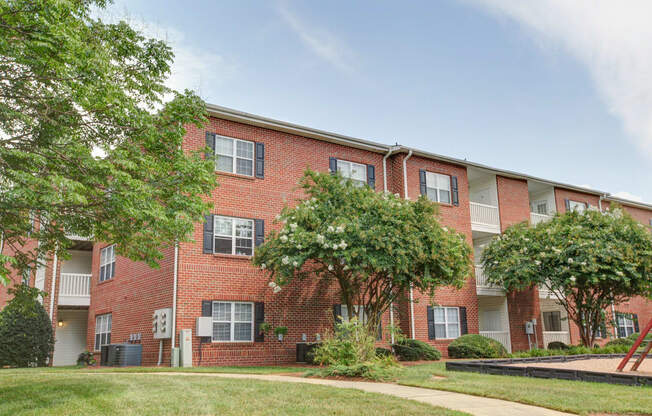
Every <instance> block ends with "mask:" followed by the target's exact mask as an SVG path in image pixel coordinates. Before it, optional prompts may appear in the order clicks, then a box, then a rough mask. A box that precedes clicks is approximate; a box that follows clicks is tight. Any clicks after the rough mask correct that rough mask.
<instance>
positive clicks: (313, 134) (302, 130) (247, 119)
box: [206, 103, 652, 210]
mask: <svg viewBox="0 0 652 416" xmlns="http://www.w3.org/2000/svg"><path fill="white" fill-rule="evenodd" d="M206 109H207V111H208V113H209V114H211V115H214V116H217V117H219V118H222V119H226V120H231V121H236V122H240V123H245V124H249V125H253V126H258V127H264V128H268V129H272V130H277V131H282V132H285V133H290V134H295V135H297V136H302V137H308V138H311V139H316V140H322V141H326V142H329V143H336V144H342V145H345V146H349V147H354V148H357V149H363V150H369V151H372V152H375V153H388V152H389V151H390V150H393V151H397V150H398V152H405V153H407V152H409V151H410V150H411V151H412V152H413V154H414V155H416V156H421V157H425V158H427V159H435V160H439V161H443V162H448V163H453V164H456V165H461V166H465V167H470V168H474V169H480V170H484V171H487V172H491V173H494V174H498V175H500V176H505V177H508V178H514V179H522V180H528V181H536V182H541V183H545V184H548V185H550V186H554V187H557V188H563V189H569V190H572V191H577V192H582V193H585V194H591V195H597V196H601V197H603V198H605V199H607V200H612V201H615V202H618V203H621V204H625V205H633V206H637V207H642V208H646V209H651V210H652V204H647V203H644V202H636V201H629V200H626V199H621V198H617V197H614V196H611V194H610V193H609V192H605V191H600V190H597V189H590V188H583V187H581V186H577V185H570V184H567V183H563V182H556V181H552V180H548V179H543V178H539V177H536V176H530V175H526V174H523V173H519V172H514V171H511V170H505V169H497V168H494V167H491V166H488V165H483V164H481V163H475V162H469V161H468V160H462V159H456V158H454V157H449V156H443V155H439V154H436V153H430V152H426V151H424V150H419V149H415V148H411V147H407V146H401V145H399V146H398V147H399V148H398V149H397V146H396V145H386V144H383V143H379V142H375V141H370V140H364V139H359V138H356V137H351V136H346V135H343V134H339V133H333V132H329V131H325V130H319V129H314V128H312V127H306V126H302V125H299V124H294V123H289V122H287V121H281V120H275V119H272V118H267V117H262V116H259V115H256V114H251V113H246V112H244V111H239V110H234V109H232V108H228V107H223V106H220V105H215V104H209V103H206Z"/></svg>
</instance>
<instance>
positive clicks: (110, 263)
mask: <svg viewBox="0 0 652 416" xmlns="http://www.w3.org/2000/svg"><path fill="white" fill-rule="evenodd" d="M113 276H115V244H113V245H110V246H108V247H104V248H103V249H102V250H101V251H100V282H103V281H105V280H109V279H113Z"/></svg>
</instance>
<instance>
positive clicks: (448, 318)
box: [433, 307, 460, 339]
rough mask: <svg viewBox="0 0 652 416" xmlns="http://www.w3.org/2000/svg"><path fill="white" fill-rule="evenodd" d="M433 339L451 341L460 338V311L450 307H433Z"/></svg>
mask: <svg viewBox="0 0 652 416" xmlns="http://www.w3.org/2000/svg"><path fill="white" fill-rule="evenodd" d="M433 311H434V314H435V337H436V338H437V339H453V338H457V337H459V336H460V310H459V308H456V307H454V308H451V307H435V308H433Z"/></svg>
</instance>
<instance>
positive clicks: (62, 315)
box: [53, 310, 88, 365]
mask: <svg viewBox="0 0 652 416" xmlns="http://www.w3.org/2000/svg"><path fill="white" fill-rule="evenodd" d="M58 315H59V316H58V320H59V321H62V322H63V326H57V329H56V333H55V334H54V336H55V342H54V357H53V364H54V365H75V364H77V357H78V356H79V354H81V353H82V352H84V350H86V327H87V320H88V310H59V313H58Z"/></svg>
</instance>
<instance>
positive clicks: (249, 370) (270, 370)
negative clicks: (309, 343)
mask: <svg viewBox="0 0 652 416" xmlns="http://www.w3.org/2000/svg"><path fill="white" fill-rule="evenodd" d="M70 371H76V372H84V373H87V372H91V371H92V372H100V373H160V372H163V373H170V372H177V373H231V374H234V373H235V374H279V373H303V372H305V371H306V368H305V367H297V366H293V367H272V366H268V367H265V366H260V367H190V368H183V367H95V368H92V369H89V368H87V367H81V366H67V367H36V368H20V369H11V368H9V369H0V376H1V375H3V374H5V375H6V374H25V373H40V372H46V373H50V372H53V373H58V372H70Z"/></svg>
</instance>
